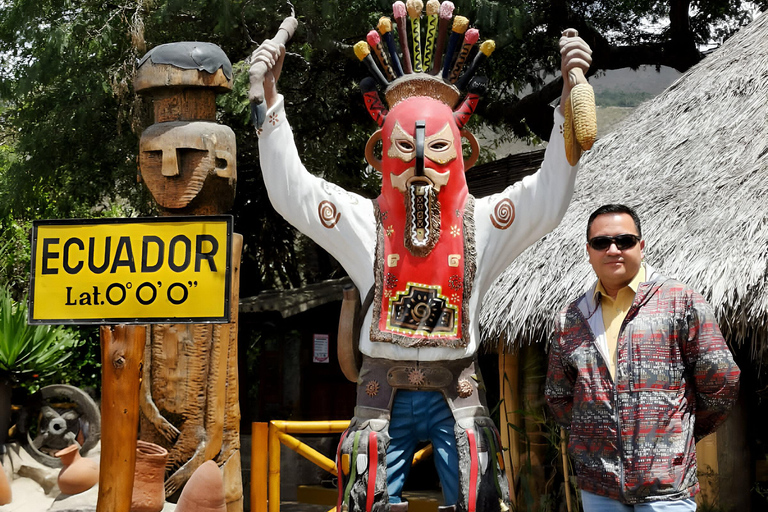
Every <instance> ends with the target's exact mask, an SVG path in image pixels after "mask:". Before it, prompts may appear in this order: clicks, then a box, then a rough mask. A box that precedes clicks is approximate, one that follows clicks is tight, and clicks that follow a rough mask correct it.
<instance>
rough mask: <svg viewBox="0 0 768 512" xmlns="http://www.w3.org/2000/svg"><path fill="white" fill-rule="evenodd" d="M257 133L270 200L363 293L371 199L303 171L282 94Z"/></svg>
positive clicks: (369, 266)
mask: <svg viewBox="0 0 768 512" xmlns="http://www.w3.org/2000/svg"><path fill="white" fill-rule="evenodd" d="M257 133H258V135H259V158H260V163H261V171H262V174H263V176H264V183H265V185H266V187H267V192H268V194H269V200H270V202H271V203H272V206H273V207H274V208H275V210H277V212H278V213H279V214H280V215H282V216H283V218H285V219H286V220H287V221H288V222H289V223H290V224H292V225H293V226H294V227H296V229H298V230H299V231H301V232H302V233H304V234H305V235H307V236H309V237H310V238H312V240H314V241H315V242H316V243H317V244H319V245H320V246H321V247H323V249H325V250H326V251H328V252H329V253H330V254H331V255H332V256H333V257H334V258H336V259H337V260H338V261H339V263H340V264H341V265H342V266H343V267H344V269H345V270H346V271H347V272H348V273H349V275H350V277H351V278H352V280H353V281H354V282H355V284H356V285H357V286H358V288H360V289H361V293H364V292H363V291H362V290H363V289H366V290H367V288H368V287H370V286H371V285H372V284H373V259H374V254H375V249H376V245H375V236H376V222H375V217H374V208H373V203H372V202H371V201H370V200H369V199H366V198H363V197H362V196H359V195H357V194H353V193H351V192H348V191H346V190H344V189H342V188H340V187H338V186H336V185H334V184H332V183H330V182H328V181H326V180H324V179H322V178H319V177H317V176H314V175H313V174H310V173H309V172H308V171H307V169H306V168H305V167H304V165H303V164H302V162H301V159H300V158H299V153H298V149H297V148H296V143H295V140H294V137H293V132H292V130H291V127H290V125H289V124H288V121H287V119H286V114H285V108H284V99H283V96H282V95H279V96H278V100H277V101H276V102H275V104H274V105H273V106H272V107H271V108H270V109H269V110H268V111H267V116H266V121H265V122H264V126H263V127H262V128H261V129H260V130H258V131H257Z"/></svg>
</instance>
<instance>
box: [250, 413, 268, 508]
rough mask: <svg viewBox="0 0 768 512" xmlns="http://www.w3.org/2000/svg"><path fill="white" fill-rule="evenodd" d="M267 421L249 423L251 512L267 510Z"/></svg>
mask: <svg viewBox="0 0 768 512" xmlns="http://www.w3.org/2000/svg"><path fill="white" fill-rule="evenodd" d="M268 439H269V423H252V424H251V512H267V510H268V509H267V500H268V496H267V480H268V478H269V473H268V471H269V450H268Z"/></svg>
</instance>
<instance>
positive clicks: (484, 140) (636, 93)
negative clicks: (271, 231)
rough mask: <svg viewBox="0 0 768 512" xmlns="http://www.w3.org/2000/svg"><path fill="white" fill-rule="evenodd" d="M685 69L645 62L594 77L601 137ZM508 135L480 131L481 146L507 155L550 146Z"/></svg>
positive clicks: (591, 79)
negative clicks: (638, 65) (635, 66)
mask: <svg viewBox="0 0 768 512" xmlns="http://www.w3.org/2000/svg"><path fill="white" fill-rule="evenodd" d="M681 75H682V73H680V72H679V71H676V70H674V69H672V68H668V67H661V68H660V69H659V71H656V68H655V67H651V66H642V67H641V68H639V69H638V70H637V71H633V70H631V69H617V70H610V71H604V72H600V73H599V74H598V75H596V76H593V77H590V78H589V83H590V84H591V85H592V87H593V88H594V90H595V103H596V104H597V135H598V138H600V137H601V136H603V135H605V134H607V133H610V131H611V130H612V129H613V128H614V127H615V126H616V125H617V123H619V122H621V121H622V120H623V119H624V118H625V117H627V116H628V115H629V114H630V113H631V112H632V111H633V110H634V109H635V108H636V107H637V106H638V105H640V104H641V103H642V102H644V101H646V100H649V99H651V98H653V97H655V96H656V95H658V94H659V93H661V92H662V91H664V89H666V88H667V87H669V86H670V85H671V84H672V82H674V81H675V80H677V79H678V78H679V77H680V76H681ZM504 139H505V138H504V136H503V135H500V134H496V133H493V132H492V131H490V130H488V131H486V132H483V133H480V134H479V135H478V141H479V142H480V145H481V147H488V148H491V147H492V146H493V145H494V144H495V145H496V146H497V147H496V148H495V149H493V151H494V153H495V154H496V158H503V157H505V156H507V155H511V154H516V153H525V152H528V151H535V150H537V149H542V148H543V147H545V146H546V142H543V143H540V144H528V143H527V142H526V141H522V140H519V139H515V140H512V141H506V140H504Z"/></svg>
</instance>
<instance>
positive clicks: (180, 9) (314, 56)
mask: <svg viewBox="0 0 768 512" xmlns="http://www.w3.org/2000/svg"><path fill="white" fill-rule="evenodd" d="M454 3H455V4H456V13H457V14H462V15H464V16H467V17H469V19H470V20H473V24H474V25H475V26H476V27H477V28H478V29H479V30H480V33H481V36H482V37H483V38H494V39H495V40H496V43H497V51H496V53H494V55H493V56H492V58H491V59H489V61H488V63H487V65H486V66H485V68H484V69H483V72H484V73H485V74H487V75H488V76H489V77H490V79H491V81H490V83H491V89H490V91H489V92H488V97H487V98H486V100H485V102H484V104H485V105H486V106H485V107H484V109H481V111H480V112H479V115H478V116H475V117H476V118H475V119H474V120H473V123H474V126H475V127H476V126H477V124H479V123H486V124H488V125H489V126H491V127H493V128H495V129H496V130H501V131H507V132H510V133H514V134H515V135H516V136H519V137H527V136H531V129H533V130H534V131H536V130H535V128H532V127H534V126H536V125H539V124H543V125H546V122H547V118H548V117H549V119H550V121H549V122H550V123H551V114H549V112H550V110H551V107H549V106H548V105H547V104H548V103H550V102H552V101H553V100H555V99H556V98H557V96H558V95H559V83H557V82H551V79H548V78H546V77H548V76H552V75H553V73H555V72H556V71H557V69H558V66H559V55H558V51H557V39H558V36H559V34H560V32H561V31H562V30H563V29H564V28H566V27H568V26H573V27H576V28H578V29H579V31H580V33H582V35H584V37H585V38H586V39H587V40H588V42H589V43H590V45H592V47H593V49H594V50H595V53H594V66H593V68H594V69H596V70H599V69H617V68H621V67H625V66H635V65H637V63H638V62H640V61H642V62H641V63H645V64H652V65H660V64H663V63H665V62H666V60H665V59H667V60H669V58H670V57H669V56H670V55H678V54H679V56H680V58H679V59H678V60H676V61H674V62H677V64H675V65H676V66H677V67H678V68H685V67H686V66H690V65H692V64H694V63H695V62H697V61H698V59H700V58H701V57H702V56H701V54H700V53H699V52H698V51H697V50H695V47H696V45H701V44H717V43H718V42H719V41H721V40H722V39H723V38H724V37H727V36H728V35H729V34H730V33H732V32H733V31H734V30H736V29H737V28H738V27H739V26H741V25H743V24H745V23H746V22H747V21H749V19H750V17H751V16H752V15H753V13H754V12H755V9H765V8H766V6H767V5H768V0H758V1H757V2H754V3H749V4H747V3H742V2H740V1H738V0H734V1H729V2H721V1H718V0H698V1H696V2H692V3H689V2H683V1H681V0H668V1H665V2H662V1H656V0H631V1H624V2H618V3H617V2H608V3H606V2H594V1H590V0H573V1H566V0H503V1H501V0H500V1H492V0H456V1H455V2H454ZM293 5H294V6H295V12H296V16H297V18H298V19H299V22H300V24H299V28H298V30H297V33H296V35H295V36H294V39H293V41H292V42H291V44H290V45H289V52H290V53H289V55H288V57H287V58H286V64H285V69H284V72H283V76H282V78H281V82H280V90H281V92H282V93H283V94H284V95H285V97H286V101H287V110H288V112H289V115H290V118H291V124H292V128H293V130H294V133H295V137H296V140H297V143H298V147H299V152H300V154H301V156H302V159H303V161H304V163H305V165H306V166H307V168H308V169H309V170H310V171H311V172H313V173H315V174H317V175H319V176H323V177H325V178H327V179H329V180H331V181H333V182H335V183H337V184H339V185H340V186H342V187H345V188H347V189H350V190H353V191H355V192H359V193H361V194H363V195H364V196H367V197H375V196H376V195H377V194H378V187H379V180H378V177H377V176H376V174H375V173H373V172H370V171H366V166H365V162H364V158H363V149H364V146H365V142H366V140H367V138H368V136H369V135H370V134H371V133H372V132H373V131H374V128H375V125H374V124H373V122H372V121H371V120H370V118H369V117H368V115H367V113H366V112H365V109H364V107H363V102H362V101H361V98H360V93H359V91H358V89H357V84H358V83H359V81H360V80H361V79H362V78H363V77H364V76H366V74H367V72H366V69H365V67H364V66H362V65H361V64H360V63H359V62H358V61H357V60H356V58H355V57H354V55H353V52H352V49H351V47H352V45H353V44H354V43H355V42H357V41H359V40H361V39H364V37H365V34H366V33H367V32H368V30H369V29H370V28H372V27H374V26H375V25H376V22H377V20H378V18H379V16H381V15H382V14H386V15H389V14H391V2H390V1H389V0H366V1H363V0H348V1H340V0H296V1H295V2H293ZM681 6H683V7H684V8H685V9H684V12H685V13H686V14H685V16H684V18H685V19H683V20H682V22H684V23H681V22H680V20H677V18H675V13H677V12H679V10H680V7H681ZM688 6H690V7H691V8H690V9H689V8H688ZM290 13H291V5H290V4H289V3H288V2H286V1H278V0H229V1H226V0H119V1H117V2H101V1H94V0H80V1H75V0H2V1H0V246H2V247H4V248H5V250H4V252H3V253H2V256H0V258H2V261H0V263H2V268H1V269H0V278H2V283H7V284H8V285H9V286H10V287H11V288H12V290H13V293H14V295H15V296H16V297H17V298H19V297H20V296H21V295H23V293H24V292H25V290H26V287H27V285H26V283H27V280H28V276H27V272H28V268H29V267H28V262H29V250H30V242H29V232H30V226H31V221H33V220H34V219H45V218H73V217H100V216H120V215H126V216H135V215H152V214H153V213H154V207H153V203H152V200H151V198H150V197H149V195H148V193H147V192H146V191H145V190H144V188H143V187H142V186H140V185H139V184H137V181H136V176H137V160H136V157H137V149H138V136H139V134H140V133H141V130H142V129H143V128H144V127H146V126H147V125H148V124H149V123H150V122H151V119H150V109H149V105H148V104H147V102H146V101H145V100H144V99H143V98H141V97H139V96H137V95H136V94H134V92H133V90H132V87H131V84H132V78H133V75H134V73H135V70H136V63H137V59H138V58H140V57H141V56H142V55H144V53H146V51H147V50H148V49H150V48H152V47H154V46H156V45H159V44H162V43H167V42H173V41H184V40H200V41H210V42H213V43H216V44H218V45H219V46H221V47H222V48H223V49H224V51H225V52H226V53H227V55H228V56H229V58H230V60H231V61H232V62H233V64H234V66H235V70H236V78H235V88H234V91H232V92H231V93H229V94H227V95H223V96H220V97H219V100H218V101H219V106H220V107H221V108H220V121H221V122H222V123H225V124H227V125H229V126H231V127H232V128H233V129H234V130H235V132H236V135H237V143H238V192H237V199H236V204H235V207H234V210H233V214H234V215H235V218H236V221H235V228H236V230H237V231H238V232H241V233H243V235H244V236H245V242H246V246H245V251H244V263H243V265H242V274H241V295H242V296H249V295H252V294H255V293H257V292H259V291H261V290H264V289H270V288H277V289H280V288H291V287H297V286H301V285H302V284H305V283H307V282H315V281H318V280H321V279H326V278H330V277H337V276H339V275H341V274H342V273H343V271H342V270H341V269H340V268H339V266H338V264H337V263H336V262H334V261H333V260H332V259H331V258H330V257H329V256H328V255H327V254H325V253H324V252H322V251H320V250H318V249H317V247H316V246H315V245H314V244H313V243H311V242H310V241H309V240H307V239H306V238H304V237H302V236H300V235H299V234H298V233H296V231H295V230H294V229H293V228H292V227H290V226H289V225H287V224H286V223H285V222H284V221H283V219H282V218H280V217H279V216H278V215H277V214H276V213H275V212H274V210H273V209H272V208H271V206H270V205H269V201H268V198H267V196H266V192H265V190H264V187H263V183H262V179H261V171H260V169H259V164H258V149H257V140H256V137H255V135H254V133H253V129H252V128H251V127H250V126H249V123H248V103H247V98H246V90H247V85H248V83H247V82H248V78H247V68H248V64H247V62H246V59H247V58H248V56H249V54H250V53H251V51H252V50H253V49H255V48H256V46H257V45H258V44H259V43H260V42H261V41H263V40H264V39H266V38H269V37H271V36H272V35H273V34H274V33H275V32H276V30H277V28H278V26H279V25H280V22H281V21H282V19H283V18H284V17H286V16H287V15H289V14H290ZM671 14H672V15H673V16H672V19H673V22H672V23H670V22H669V21H668V19H669V17H670V15H671ZM678 17H679V16H678ZM681 27H682V28H681ZM682 43H685V44H682ZM691 45H693V47H694V51H693V52H692V53H691V52H690V51H688V52H687V53H685V52H683V51H682V50H678V49H677V48H689V49H690V47H691ZM676 52H677V53H676ZM628 55H629V56H635V57H636V58H633V59H627V56H628ZM622 59H625V60H622ZM643 59H644V60H643ZM526 87H527V88H528V89H526ZM523 90H528V91H530V94H528V95H525V96H524V95H523V94H522V93H521V91H523ZM528 100H531V101H528ZM542 120H543V121H544V122H543V123H542ZM545 131H546V130H545ZM547 133H548V132H547ZM84 336H85V337H86V338H91V340H92V341H91V342H89V346H90V345H93V344H94V343H95V342H94V341H93V340H94V339H95V338H96V335H95V334H94V333H93V331H87V330H86V332H85V333H84ZM88 350H89V351H88V352H87V353H85V354H81V356H82V357H83V358H85V360H87V361H88V362H89V363H88V364H90V365H91V366H93V364H92V363H94V362H95V361H96V360H97V359H98V354H95V353H94V351H93V349H92V347H91V348H89V349H88ZM82 373H83V372H80V374H82ZM85 373H86V374H87V373H88V372H85Z"/></svg>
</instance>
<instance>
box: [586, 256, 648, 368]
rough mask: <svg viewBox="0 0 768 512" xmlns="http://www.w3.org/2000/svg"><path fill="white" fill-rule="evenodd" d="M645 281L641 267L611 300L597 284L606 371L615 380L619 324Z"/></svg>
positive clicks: (600, 284)
mask: <svg viewBox="0 0 768 512" xmlns="http://www.w3.org/2000/svg"><path fill="white" fill-rule="evenodd" d="M643 281H645V266H644V265H641V266H640V270H639V271H638V272H637V274H635V277H634V278H633V279H632V281H631V282H630V283H629V284H628V285H627V286H625V287H624V288H622V289H621V290H619V293H617V294H616V299H612V298H611V296H610V295H608V294H607V293H606V291H605V288H603V283H601V282H600V281H598V282H597V286H596V287H595V294H598V293H599V294H600V295H602V297H601V299H600V306H601V308H602V310H603V325H604V326H605V337H606V341H607V343H608V359H609V360H608V369H609V370H610V371H611V377H612V378H614V379H615V378H616V347H617V345H618V341H619V330H620V329H621V324H622V322H624V319H625V318H626V316H627V312H629V308H630V307H632V302H633V301H634V300H635V293H637V288H638V286H640V283H642V282H643Z"/></svg>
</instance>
